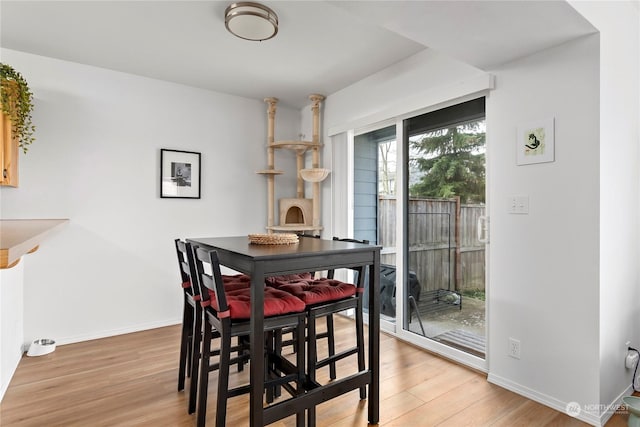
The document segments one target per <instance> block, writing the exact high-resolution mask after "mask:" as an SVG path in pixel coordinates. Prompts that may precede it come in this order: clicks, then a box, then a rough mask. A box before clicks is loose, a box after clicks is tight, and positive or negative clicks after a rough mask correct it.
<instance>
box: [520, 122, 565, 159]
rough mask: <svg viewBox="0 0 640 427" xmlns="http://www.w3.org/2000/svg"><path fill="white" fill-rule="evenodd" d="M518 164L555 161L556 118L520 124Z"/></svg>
mask: <svg viewBox="0 0 640 427" xmlns="http://www.w3.org/2000/svg"><path fill="white" fill-rule="evenodd" d="M517 138H518V139H517V150H518V151H517V153H518V155H517V159H516V163H517V164H518V165H530V164H533V163H545V162H553V161H554V158H555V138H554V119H553V118H549V119H545V120H539V121H537V122H530V123H527V124H522V125H520V126H518V136H517Z"/></svg>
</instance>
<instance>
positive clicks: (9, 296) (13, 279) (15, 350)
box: [0, 260, 25, 400]
mask: <svg viewBox="0 0 640 427" xmlns="http://www.w3.org/2000/svg"><path fill="white" fill-rule="evenodd" d="M24 264H25V262H24V260H23V261H21V262H19V263H18V265H16V266H15V267H13V268H8V269H3V270H0V336H1V337H2V338H1V339H0V400H2V397H3V396H4V393H5V392H6V391H7V387H8V386H9V381H10V380H11V377H12V376H13V372H14V371H15V369H16V368H17V366H18V362H20V357H21V356H22V342H23V340H24V333H23V329H24V328H23V319H24V317H23V314H24V309H23V304H22V300H23V298H22V294H23V287H22V282H23V277H24Z"/></svg>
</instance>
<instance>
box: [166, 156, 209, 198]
mask: <svg viewBox="0 0 640 427" xmlns="http://www.w3.org/2000/svg"><path fill="white" fill-rule="evenodd" d="M200 170H201V169H200V153H197V152H194V151H180V150H169V149H165V148H162V149H160V197H161V198H163V199H199V198H200Z"/></svg>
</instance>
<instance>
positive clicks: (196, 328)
mask: <svg viewBox="0 0 640 427" xmlns="http://www.w3.org/2000/svg"><path fill="white" fill-rule="evenodd" d="M205 324H206V325H207V328H208V329H209V349H211V342H210V341H211V334H212V332H211V327H210V325H209V322H205ZM192 333H193V339H192V340H191V343H192V345H191V384H190V385H189V413H190V414H193V413H194V412H195V411H196V399H197V396H198V371H199V367H200V365H199V364H200V355H201V353H202V351H201V350H200V344H201V343H202V339H203V338H202V334H203V332H202V312H201V311H200V310H199V309H196V310H195V313H194V321H193V331H192ZM205 366H208V365H205ZM207 372H208V371H207Z"/></svg>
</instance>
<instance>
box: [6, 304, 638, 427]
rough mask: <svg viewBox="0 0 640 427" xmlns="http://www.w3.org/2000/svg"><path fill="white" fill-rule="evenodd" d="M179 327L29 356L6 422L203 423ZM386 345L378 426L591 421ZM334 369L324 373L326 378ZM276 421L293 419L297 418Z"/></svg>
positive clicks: (338, 406)
mask: <svg viewBox="0 0 640 427" xmlns="http://www.w3.org/2000/svg"><path fill="white" fill-rule="evenodd" d="M338 317H339V316H338ZM336 325H337V327H338V328H339V331H338V333H337V336H338V337H347V338H342V339H343V340H345V339H347V340H348V339H349V338H350V337H351V333H350V331H351V330H352V329H351V328H352V321H351V320H348V319H345V318H340V317H339V318H338V319H336ZM343 329H344V331H343V332H340V330H343ZM179 334H180V330H179V327H178V326H172V327H166V328H160V329H155V330H150V331H144V332H138V333H134V334H127V335H121V336H116V337H112V338H105V339H101V340H94V341H87V342H83V343H78V344H71V345H65V346H59V347H58V348H57V349H56V351H55V352H53V353H51V354H49V355H46V356H40V357H26V356H25V357H24V358H23V359H22V361H21V362H20V365H19V367H18V370H17V371H16V374H15V376H14V377H13V380H12V381H11V384H10V386H9V389H8V390H7V393H6V395H5V397H4V399H3V401H2V403H1V404H0V425H1V426H34V427H36V426H37V427H41V426H65V427H67V426H92V427H93V426H147V425H148V426H151V425H153V426H193V425H195V416H194V415H188V414H187V402H186V399H187V393H185V392H184V391H183V392H178V391H177V370H178V369H177V368H178V341H179ZM347 343H348V341H343V342H338V343H337V345H338V347H339V346H340V345H346V344H347ZM381 349H382V354H381V398H380V400H381V401H380V404H381V409H380V424H379V425H380V426H384V427H404V426H412V427H414V426H421V427H422V426H424V427H430V426H443V427H444V426H455V427H458V426H505V427H506V426H508V427H513V426H583V425H586V424H584V423H582V422H580V421H578V420H576V419H575V418H571V417H569V416H568V415H566V414H563V413H560V412H558V411H555V410H553V409H550V408H548V407H546V406H543V405H540V404H538V403H535V402H533V401H531V400H528V399H526V398H524V397H521V396H519V395H517V394H515V393H512V392H510V391H507V390H505V389H503V388H500V387H498V386H495V385H493V384H490V383H488V382H487V381H486V375H485V374H482V373H479V372H476V371H473V370H470V369H467V368H465V367H463V366H460V365H457V364H455V363H453V362H449V361H447V360H445V359H442V358H439V357H437V356H434V355H433V354H430V353H428V352H425V351H424V350H421V349H418V348H416V347H413V346H411V345H408V344H406V343H403V342H401V341H398V340H396V339H395V338H393V337H390V336H388V335H384V334H383V335H382V336H381ZM351 370H355V363H353V362H351V361H343V363H341V364H340V365H339V366H338V375H341V374H345V373H350V372H351ZM233 372H234V369H232V373H233ZM247 374H248V370H245V372H241V373H233V374H232V375H231V377H232V381H237V382H242V381H245V380H246V379H247ZM326 375H328V373H327V374H325V377H320V378H319V380H320V381H326V380H327V377H326ZM215 378H216V375H215V374H212V375H211V381H210V393H209V402H210V404H209V408H208V413H207V415H208V420H209V421H210V423H211V424H213V421H214V418H215V404H214V402H215V395H216V384H217V382H216V380H215ZM285 394H286V393H285ZM248 419H249V414H248V396H246V395H245V396H239V397H235V398H232V399H231V400H230V401H229V405H228V409H227V424H228V425H229V426H240V425H247V424H248ZM317 419H318V426H335V427H346V426H349V427H353V426H365V425H367V404H366V401H360V400H359V396H358V391H357V390H354V391H352V392H351V393H349V394H347V395H344V396H341V397H339V398H336V399H334V400H331V401H329V402H326V403H324V404H322V405H320V406H319V407H318V411H317ZM272 425H273V426H277V427H285V426H286V427H291V426H295V419H293V418H288V419H285V420H282V421H280V422H278V423H274V424H272ZM626 425H627V415H623V414H616V415H614V417H613V418H612V419H611V420H610V421H609V423H607V427H623V426H626Z"/></svg>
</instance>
